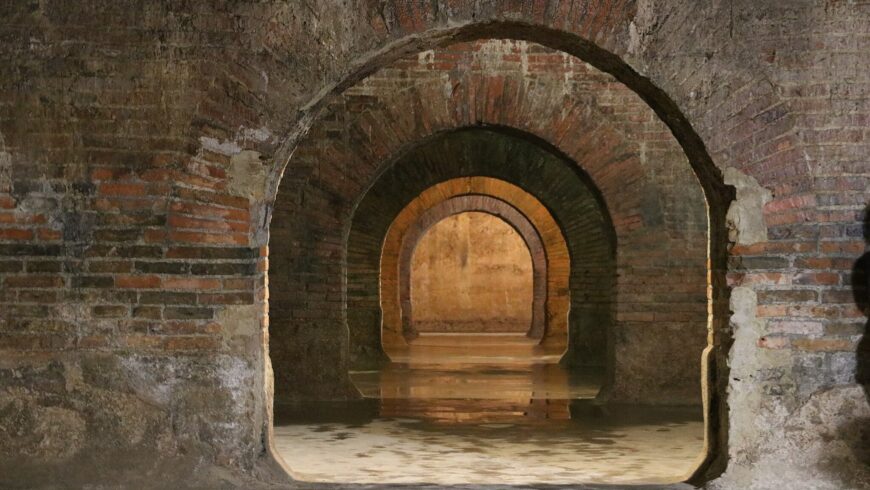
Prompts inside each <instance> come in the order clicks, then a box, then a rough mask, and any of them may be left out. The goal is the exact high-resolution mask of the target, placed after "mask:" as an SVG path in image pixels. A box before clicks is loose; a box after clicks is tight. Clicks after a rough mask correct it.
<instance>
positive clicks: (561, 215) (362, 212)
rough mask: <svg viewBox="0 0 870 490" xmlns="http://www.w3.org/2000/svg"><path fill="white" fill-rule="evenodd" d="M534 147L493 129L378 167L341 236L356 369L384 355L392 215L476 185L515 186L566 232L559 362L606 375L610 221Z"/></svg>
mask: <svg viewBox="0 0 870 490" xmlns="http://www.w3.org/2000/svg"><path fill="white" fill-rule="evenodd" d="M527 138H529V139H527ZM531 138H532V137H531V136H530V135H525V134H523V133H520V132H512V131H508V130H504V129H500V128H490V129H486V130H484V129H481V128H465V129H460V130H456V131H446V132H441V133H436V134H433V135H431V136H429V137H426V138H424V139H423V140H422V141H420V142H418V143H417V144H416V145H414V146H413V147H411V148H408V149H402V150H399V151H400V153H399V154H398V155H396V156H395V157H393V158H392V159H390V160H389V161H388V163H387V164H385V167H387V168H386V170H385V171H384V172H382V173H381V174H380V175H379V177H378V178H377V181H376V182H375V183H374V184H373V185H372V186H371V187H370V188H369V189H368V191H367V193H366V197H365V198H364V199H362V200H361V201H360V202H359V203H358V204H356V207H355V209H354V212H353V216H352V218H351V219H350V220H349V230H348V231H347V237H346V240H347V248H346V250H347V256H346V267H347V271H348V272H347V282H346V284H347V292H348V294H347V298H348V302H347V307H346V308H347V310H346V311H347V314H348V317H347V318H348V320H347V327H348V329H349V333H350V342H349V343H350V346H349V347H350V356H351V365H352V366H354V367H355V369H368V366H370V365H372V364H373V363H375V362H378V360H379V356H382V355H383V354H382V353H381V352H380V348H379V346H380V345H381V337H380V336H381V331H382V329H381V325H382V318H381V315H382V311H381V304H380V299H379V298H380V295H379V293H380V286H379V284H380V279H379V278H380V274H381V271H382V267H381V257H382V245H383V244H384V243H385V238H384V237H385V236H386V234H387V230H388V228H389V227H390V225H391V223H392V222H393V220H394V219H395V216H397V215H398V214H399V213H400V212H401V211H402V209H404V208H405V207H406V206H407V205H408V203H410V202H411V201H413V200H414V199H415V198H416V197H417V196H418V195H419V194H420V193H421V192H423V191H424V190H426V189H427V188H429V187H431V186H433V185H435V184H438V183H440V182H442V181H445V180H451V179H455V178H457V177H463V178H465V177H474V176H478V177H491V178H495V179H499V180H504V181H508V182H512V183H513V184H514V185H517V186H519V187H521V188H522V189H523V190H524V191H526V192H528V193H530V194H531V195H533V196H534V197H535V199H537V200H539V201H541V202H542V203H543V204H544V206H545V208H546V209H547V210H548V212H550V213H552V215H553V217H554V219H555V220H556V221H557V222H558V226H559V227H560V228H561V229H562V230H564V232H565V233H566V235H565V236H566V238H567V239H568V241H569V243H570V244H571V245H570V248H571V252H570V260H571V261H575V262H576V264H575V265H571V267H570V268H569V270H570V274H571V276H570V278H569V284H568V286H569V288H570V289H571V302H572V306H571V316H570V321H571V322H572V325H573V326H572V327H571V329H572V331H573V334H572V335H570V336H569V338H570V339H571V345H570V350H569V353H568V355H566V356H565V358H564V359H565V362H572V363H574V362H579V363H581V364H582V363H590V364H588V366H590V367H602V368H603V367H604V366H605V363H606V359H605V357H606V352H607V348H606V344H607V338H606V337H607V335H608V332H607V331H606V328H605V326H606V325H609V324H610V321H611V319H612V316H611V315H612V314H613V312H612V310H613V305H614V297H613V286H614V281H615V276H616V273H615V268H614V255H615V247H616V244H615V235H614V233H613V228H612V224H611V221H610V216H609V214H608V210H607V209H606V208H605V207H604V206H603V204H602V203H601V202H600V200H599V198H598V197H597V194H596V193H595V191H596V190H595V188H594V187H591V186H590V184H588V183H587V182H586V181H585V180H583V177H582V175H581V174H580V173H579V170H578V169H577V166H576V165H575V164H573V163H570V161H569V160H567V157H564V156H557V155H556V154H553V153H551V151H550V150H547V149H544V148H543V147H542V146H543V145H541V144H539V143H538V142H537V141H536V140H534V139H531ZM294 216H297V217H299V218H300V219H304V217H303V215H298V214H294ZM551 270H552V268H551ZM583 365H587V364H583Z"/></svg>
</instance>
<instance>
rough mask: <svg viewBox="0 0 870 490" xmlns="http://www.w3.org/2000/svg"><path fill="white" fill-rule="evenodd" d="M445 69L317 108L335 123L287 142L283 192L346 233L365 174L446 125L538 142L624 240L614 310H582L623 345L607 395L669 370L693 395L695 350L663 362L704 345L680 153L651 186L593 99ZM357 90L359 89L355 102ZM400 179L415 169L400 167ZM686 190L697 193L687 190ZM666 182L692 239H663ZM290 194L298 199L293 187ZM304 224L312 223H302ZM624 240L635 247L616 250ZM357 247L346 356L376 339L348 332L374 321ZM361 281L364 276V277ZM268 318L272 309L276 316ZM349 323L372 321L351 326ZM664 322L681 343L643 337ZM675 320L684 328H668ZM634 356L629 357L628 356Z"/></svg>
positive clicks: (661, 382) (351, 264)
mask: <svg viewBox="0 0 870 490" xmlns="http://www.w3.org/2000/svg"><path fill="white" fill-rule="evenodd" d="M454 74H455V75H454ZM450 77H452V78H448V81H450V82H451V83H450V84H449V86H450V89H449V90H447V89H445V85H446V84H445V83H438V84H415V85H412V86H408V87H403V88H402V90H397V91H393V92H391V93H390V95H389V99H388V100H385V101H383V102H380V101H379V103H374V104H372V105H371V106H364V107H363V108H362V109H361V110H360V111H359V112H356V113H352V114H347V112H346V111H345V112H344V113H342V112H341V110H334V111H333V112H334V115H331V116H329V117H328V119H332V120H334V121H335V123H334V126H332V125H330V124H324V125H318V126H317V127H315V128H313V129H312V132H311V134H310V139H308V140H306V142H305V144H303V145H300V147H299V148H298V149H297V154H296V162H297V164H298V166H297V167H294V169H293V171H292V172H289V173H290V174H291V179H294V180H296V181H298V182H299V184H300V185H299V186H298V189H299V190H291V191H290V192H291V194H293V193H295V192H299V193H308V195H309V196H310V195H315V193H316V195H318V196H320V197H318V199H319V200H322V201H324V202H329V203H330V204H329V207H330V208H333V209H331V210H330V211H329V212H330V217H331V218H330V219H334V220H335V223H336V224H338V223H344V224H345V225H346V226H348V227H349V228H348V229H347V231H346V232H345V233H346V234H347V235H348V236H353V234H354V233H355V232H354V230H353V229H350V228H351V223H352V220H353V219H354V218H353V217H355V216H357V215H358V214H359V213H357V209H356V208H357V207H358V206H359V203H360V202H361V200H362V199H363V196H366V195H368V194H367V192H368V191H369V190H370V189H371V186H372V185H373V184H372V182H373V181H375V179H376V178H377V176H378V175H379V174H381V173H383V172H384V171H385V170H384V169H385V168H388V167H389V166H390V165H391V164H392V162H393V159H394V158H396V157H395V155H397V154H401V153H402V152H403V151H409V150H408V149H409V148H413V147H414V146H415V144H416V143H417V142H419V141H424V140H426V139H427V138H430V137H431V136H432V135H437V134H440V133H443V132H446V131H450V130H453V129H455V128H463V127H473V126H481V125H483V126H484V127H486V128H490V129H492V130H496V131H501V132H505V133H511V132H513V134H515V135H517V137H520V138H526V139H529V140H533V141H534V142H535V144H537V145H539V146H541V147H544V148H547V149H548V150H547V151H550V152H552V153H554V154H557V155H561V156H563V157H564V160H566V161H571V162H574V163H573V166H574V168H575V169H576V171H577V173H578V175H580V176H581V179H580V180H579V181H578V180H577V178H576V177H575V178H574V180H570V182H572V183H573V184H571V185H577V186H585V187H586V188H587V189H593V190H592V191H591V192H592V193H593V194H595V195H597V196H600V200H601V201H602V207H603V208H606V209H607V213H608V214H609V219H610V221H611V222H612V226H613V229H614V230H615V235H616V238H617V239H618V241H619V242H620V243H622V244H623V246H621V247H620V248H619V249H618V250H622V253H621V254H619V253H618V257H617V258H618V259H619V261H620V264H621V265H620V269H621V270H622V271H624V272H621V273H620V274H619V281H620V282H621V287H620V290H621V291H622V300H620V301H619V303H618V305H619V307H620V308H621V309H620V310H619V311H615V312H609V313H598V312H596V313H594V314H592V316H596V315H598V316H601V317H602V318H604V320H603V321H601V322H600V323H604V324H610V319H609V318H610V317H606V315H616V317H617V319H618V320H619V321H618V323H615V324H614V325H615V326H614V329H616V330H620V331H619V332H618V333H614V344H615V348H616V349H617V350H618V351H620V352H626V355H622V356H618V358H620V359H622V360H625V361H627V362H629V363H630V365H625V366H624V368H625V369H626V370H627V371H628V372H629V373H630V376H619V375H617V372H616V371H614V372H612V373H610V375H609V378H610V379H611V380H613V383H612V384H613V386H614V393H615V394H614V396H615V397H617V398H623V399H628V400H649V399H653V398H655V397H668V396H670V395H669V394H668V391H666V390H665V388H666V386H665V385H667V384H668V383H669V381H667V380H668V379H680V380H681V382H680V383H678V384H676V386H680V387H681V388H679V389H681V390H682V392H681V394H680V395H679V396H681V397H683V399H684V400H685V402H686V403H690V402H691V401H693V400H697V392H698V389H697V386H698V385H699V384H700V379H699V378H700V373H699V370H698V369H696V366H697V360H696V359H692V361H691V362H690V361H689V360H688V359H686V360H684V362H682V363H676V362H672V361H666V358H667V357H668V353H669V352H676V354H674V355H680V354H679V353H681V352H688V351H691V352H694V351H697V350H700V349H703V346H704V345H706V341H707V339H706V328H705V327H706V325H707V308H706V304H705V302H706V294H707V292H706V273H705V272H704V269H705V266H706V255H707V243H706V225H707V223H706V216H703V214H704V203H703V199H704V198H703V196H702V195H701V192H700V188H699V187H697V181H695V180H692V179H694V177H693V176H692V174H691V170H690V166H689V164H688V161H687V160H685V157H684V156H681V157H680V159H674V160H672V164H673V166H675V167H679V166H683V167H682V168H683V169H684V170H685V172H686V174H687V175H688V176H689V177H688V178H689V179H690V181H689V182H688V183H685V185H680V186H673V187H672V188H670V189H669V190H668V189H660V188H658V189H657V188H656V187H655V186H653V185H652V184H650V182H651V176H650V175H649V173H648V172H647V169H646V168H645V167H644V165H643V164H642V161H641V153H640V150H639V149H638V148H637V147H635V146H633V145H632V144H631V139H630V138H629V137H628V136H627V135H626V134H625V133H624V132H623V131H621V130H620V129H619V127H617V126H616V125H615V123H614V118H613V116H612V115H611V114H610V113H609V112H608V111H606V110H605V109H607V108H604V107H602V108H599V107H597V106H596V104H594V103H590V101H589V100H586V99H582V98H577V97H575V96H573V95H572V94H570V93H565V92H559V93H557V94H551V93H549V92H546V93H545V94H542V92H541V90H542V87H543V88H546V86H541V85H540V84H535V83H524V82H523V81H522V80H520V81H517V80H516V79H514V78H510V77H507V76H504V75H501V74H499V75H495V76H484V75H481V74H478V73H469V72H467V71H462V70H455V71H451V72H450ZM359 90H360V92H359V93H360V94H366V93H367V92H366V90H367V89H366V87H363V88H360V89H359ZM545 95H546V96H545ZM349 97H350V96H349ZM363 97H364V96H363V95H360V98H361V99H362V100H365V99H363ZM365 97H367V95H366V96H365ZM351 100H353V99H351ZM592 102H594V101H592ZM354 103H356V102H355V101H354ZM339 128H341V129H340V131H341V132H342V134H343V137H342V138H335V139H329V136H328V135H329V134H330V133H331V132H333V131H337V130H339ZM530 135H533V136H530ZM655 135H656V138H657V139H659V140H661V139H664V140H667V138H669V135H668V133H667V132H662V133H655ZM327 139H329V144H328V146H327V147H326V150H324V148H323V147H322V146H321V145H322V142H324V141H325V140H327ZM677 148H678V147H677ZM678 151H679V150H678ZM385 162H386V163H385ZM409 178H411V179H414V178H415V177H414V176H413V175H409ZM568 182H569V181H568V180H566V181H564V182H555V183H554V189H561V190H560V191H559V192H562V191H564V190H565V188H566V187H567V186H568ZM584 182H585V183H584ZM693 186H696V187H693ZM692 189H695V191H696V192H695V193H692ZM665 191H667V192H668V193H670V195H671V196H675V197H674V198H673V199H677V198H679V199H694V200H695V201H694V202H695V203H696V204H697V206H696V210H697V211H698V214H699V215H700V216H701V217H700V218H699V219H698V220H697V223H696V225H697V229H696V230H695V235H694V237H693V238H692V239H691V240H681V239H679V238H680V237H679V235H677V238H673V235H674V234H675V233H679V230H678V229H674V227H675V226H676V227H677V228H678V227H679V225H681V224H682V223H679V222H676V223H671V224H670V225H668V224H667V223H665V221H664V220H666V219H667V213H666V212H665V211H664V210H662V209H661V207H660V195H661V194H662V193H664V192H665ZM538 197H539V198H540V197H542V196H541V195H538ZM299 199H302V196H301V195H300V197H299ZM309 199H310V198H309ZM276 206H277V207H283V206H284V203H282V202H280V200H279V202H278V203H276ZM277 207H276V209H277ZM293 209H294V211H292V212H293V214H294V215H296V216H298V217H299V224H298V225H299V227H300V230H305V229H306V228H311V227H312V224H316V223H317V222H318V220H320V219H321V216H317V217H315V218H314V219H309V218H305V216H306V214H305V213H306V212H308V210H306V209H302V208H300V207H295V208H293ZM288 212H289V209H288ZM333 212H334V214H332V213H333ZM372 212H375V213H382V212H383V210H382V209H375V210H373V211H372ZM363 214H365V213H363ZM666 225H667V226H666ZM281 226H284V225H280V226H273V231H280V228H281ZM668 226H670V229H668ZM653 231H655V233H653ZM300 232H302V231H300ZM304 233H309V232H307V231H306V232H304ZM310 233H313V234H320V233H321V232H320V231H319V230H314V229H312V230H311V232H310ZM343 239H344V238H340V237H338V236H336V237H335V238H334V239H332V240H333V241H334V242H336V243H338V242H340V241H341V240H343ZM366 240H369V241H371V240H375V241H377V240H378V238H377V237H374V236H369V237H366ZM669 243H673V244H674V245H675V247H674V249H675V250H683V249H686V247H691V249H690V250H688V252H687V253H689V254H690V255H691V260H677V259H675V258H674V257H673V254H671V253H668V251H667V250H665V248H667V244H669ZM634 250H640V251H642V252H644V253H627V252H630V251H634ZM356 254H357V252H356V250H355V249H353V250H352V249H351V247H348V256H347V270H348V281H347V285H348V289H347V291H348V294H347V298H348V302H347V308H348V310H350V311H356V312H360V311H363V310H365V311H367V313H365V316H367V318H365V319H364V320H363V319H362V318H363V316H362V314H360V313H355V314H353V315H349V316H347V325H348V329H349V334H350V342H349V343H350V346H351V351H350V355H349V359H348V361H349V362H351V363H353V362H355V359H360V358H373V357H375V356H376V355H377V353H375V352H367V353H362V354H360V353H357V352H355V350H354V347H353V346H355V345H377V343H376V342H373V341H372V340H371V339H365V340H362V341H361V340H360V339H358V338H355V336H357V335H361V333H360V332H364V331H370V332H372V333H371V334H367V335H369V336H371V335H374V332H377V331H378V330H377V329H376V328H375V326H378V325H379V324H380V320H379V314H380V313H379V311H377V302H376V300H375V298H374V296H375V295H376V291H372V290H371V289H370V288H368V287H361V286H359V283H360V281H359V280H358V277H359V276H361V275H363V274H370V275H374V274H375V273H376V272H375V271H376V270H377V269H376V268H374V267H372V266H371V264H366V265H365V266H364V267H363V266H361V265H360V264H359V263H357V262H355V260H356ZM275 258H276V259H277V258H278V257H277V256H276V257H275ZM681 264H684V265H685V267H684V269H685V270H683V271H680V270H678V269H679V268H680V266H681ZM662 270H669V271H674V273H673V276H674V277H677V278H683V277H684V276H685V278H686V279H685V280H683V279H680V282H683V284H679V285H677V286H675V287H673V288H669V289H667V290H656V291H653V290H651V287H650V281H652V278H653V277H655V276H656V275H657V274H660V273H661V271H662ZM689 276H691V277H689ZM590 277H591V276H590ZM578 280H582V278H578ZM368 282H369V283H375V280H374V279H370V280H369V281H368ZM605 283H607V281H605ZM306 288H307V286H306V285H305V284H304V283H302V284H290V285H288V286H286V289H288V290H296V291H299V290H305V289H306ZM273 291H274V289H273ZM576 296H577V297H580V296H582V295H576ZM668 298H673V299H668ZM360 303H366V306H363V307H358V306H357V305H358V304H360ZM663 304H671V305H672V304H681V305H683V308H684V311H680V312H675V313H672V314H665V310H663V309H662V308H661V305H663ZM576 306H578V305H577V304H576V303H575V308H573V309H572V311H574V312H575V313H576V312H577V311H578V309H577V308H576ZM657 307H658V311H656V308H657ZM272 318H273V320H274V319H276V318H277V315H273V316H272ZM359 323H365V324H368V325H370V326H371V327H360V326H359V325H358V324H359ZM589 323H592V321H591V320H590V321H589ZM663 326H665V327H666V328H668V329H670V330H672V331H673V332H674V335H675V336H680V337H682V338H683V339H684V340H683V342H684V343H685V344H686V345H681V344H680V343H679V342H675V343H674V344H672V345H670V346H668V347H667V349H662V350H660V351H656V349H654V348H652V347H648V346H652V345H655V342H654V341H653V340H654V339H652V338H650V337H652V336H655V332H656V330H655V328H654V327H663ZM680 329H682V330H683V332H680V333H679V334H678V331H679V330H680ZM687 346H690V347H687ZM627 352H633V354H627ZM276 356H280V354H277V355H276ZM649 356H655V357H661V360H657V361H656V362H654V363H644V362H642V361H640V360H641V359H643V358H644V357H649ZM293 357H294V358H295V357H297V356H293ZM586 357H589V356H588V355H587V356H586ZM273 359H274V358H273ZM635 359H636V360H637V361H636V362H635V361H632V360H635ZM644 364H646V365H644ZM653 365H663V366H665V368H664V369H662V370H661V371H660V374H658V375H655V374H653V373H652V371H653V370H654V368H653V367H652V366H653ZM638 374H648V375H650V376H652V377H653V378H655V379H654V380H653V379H649V380H648V382H639V381H633V382H632V381H629V380H638V379H642V378H643V376H639V375H638ZM673 386H675V385H674V384H672V385H671V388H670V389H671V390H673V389H674V388H673Z"/></svg>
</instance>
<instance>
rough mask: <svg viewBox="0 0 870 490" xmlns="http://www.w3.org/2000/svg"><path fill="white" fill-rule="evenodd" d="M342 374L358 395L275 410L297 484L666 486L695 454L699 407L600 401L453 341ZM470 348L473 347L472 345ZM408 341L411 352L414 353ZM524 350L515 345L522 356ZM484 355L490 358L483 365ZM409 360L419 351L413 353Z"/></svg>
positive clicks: (589, 389)
mask: <svg viewBox="0 0 870 490" xmlns="http://www.w3.org/2000/svg"><path fill="white" fill-rule="evenodd" d="M453 341H454V342H456V344H455V345H456V347H455V348H452V347H451V346H450V342H451V340H450V339H449V338H440V339H437V340H434V341H433V342H434V343H435V344H436V345H437V348H433V346H432V345H431V343H428V339H427V341H426V342H424V344H420V345H417V346H416V347H417V350H416V352H412V353H410V354H409V356H408V357H407V358H405V359H403V360H404V361H405V362H401V363H394V364H391V365H389V366H386V367H385V368H384V369H382V370H378V371H368V372H358V373H352V376H351V378H352V380H353V381H354V384H355V385H356V386H357V388H358V389H359V391H360V392H361V394H362V395H363V396H364V398H363V399H361V400H358V401H352V402H312V403H305V404H301V405H293V406H277V407H276V415H275V425H276V426H275V447H276V449H277V450H278V452H279V454H280V455H281V456H282V457H283V459H284V460H285V462H287V464H288V466H289V467H290V469H291V471H292V473H293V475H294V476H295V477H296V478H297V479H301V480H305V481H314V482H336V483H352V482H356V483H433V484H442V485H449V484H462V483H469V484H479V483H504V484H571V483H622V484H627V483H652V484H656V483H671V482H677V481H681V480H683V479H685V477H686V476H687V475H688V474H689V473H690V472H691V471H692V470H693V469H694V468H695V467H696V466H697V464H698V458H699V457H700V455H701V453H702V451H703V421H702V418H701V410H700V408H697V407H683V408H652V407H627V406H619V407H617V406H604V407H602V406H600V405H599V404H596V403H595V402H594V400H593V398H594V397H595V395H596V394H597V392H598V389H599V386H600V383H601V375H600V374H599V373H594V372H572V371H569V370H567V369H564V368H563V367H562V366H559V365H558V364H552V363H548V362H546V361H547V360H549V359H546V360H544V362H542V357H541V355H540V353H537V354H536V353H535V352H533V350H534V346H532V345H529V344H528V343H527V342H526V343H525V345H526V347H517V345H522V344H523V342H521V341H520V340H519V339H509V340H507V342H508V343H511V342H514V347H516V349H515V352H514V354H513V355H512V356H505V351H499V350H498V349H494V348H493V349H490V347H492V345H491V344H490V345H489V346H486V345H485V344H486V343H487V342H488V341H489V342H496V343H499V342H500V343H504V342H505V339H487V338H486V337H483V338H480V339H476V340H475V339H471V338H466V337H463V336H458V337H457V338H455V339H453ZM475 342H477V343H480V344H481V348H479V349H476V348H475V347H474V343H475ZM413 348H414V346H413V345H412V349H413ZM524 349H525V350H524ZM487 352H493V353H496V354H498V355H494V356H491V357H490V358H489V359H487V355H486V353H487ZM413 354H417V355H416V356H414V355H413Z"/></svg>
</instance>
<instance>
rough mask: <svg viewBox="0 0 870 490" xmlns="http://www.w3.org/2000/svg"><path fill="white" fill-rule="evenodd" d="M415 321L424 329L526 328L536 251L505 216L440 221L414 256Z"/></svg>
mask: <svg viewBox="0 0 870 490" xmlns="http://www.w3.org/2000/svg"><path fill="white" fill-rule="evenodd" d="M409 265H410V276H411V277H410V282H411V306H412V310H411V311H412V313H411V322H412V323H413V325H414V327H415V328H416V330H417V331H419V332H467V333H474V332H489V333H498V332H505V333H519V334H526V333H528V331H529V329H530V328H531V326H532V300H533V291H532V290H533V287H532V285H533V283H532V256H531V254H530V253H529V248H528V247H527V246H526V243H525V242H524V241H523V238H522V237H521V236H520V235H519V234H518V233H517V232H516V231H515V230H514V229H513V228H512V227H511V226H510V225H509V224H508V223H506V222H504V221H502V220H501V218H497V217H495V216H492V215H490V214H486V213H481V212H466V213H460V214H455V215H453V216H450V217H448V218H444V219H443V220H441V221H439V222H438V223H437V224H435V226H433V227H432V228H430V229H429V231H427V232H426V234H425V235H423V237H422V238H421V239H420V241H419V242H418V243H417V249H416V250H415V251H414V255H413V257H412V259H411V264H409Z"/></svg>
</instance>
